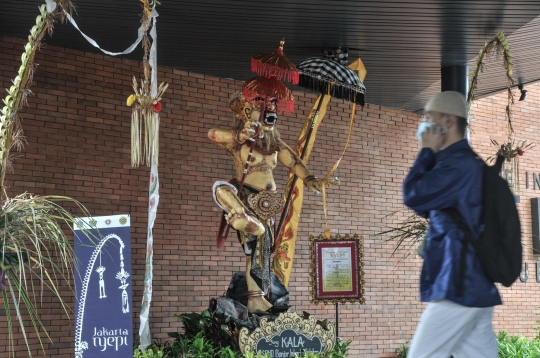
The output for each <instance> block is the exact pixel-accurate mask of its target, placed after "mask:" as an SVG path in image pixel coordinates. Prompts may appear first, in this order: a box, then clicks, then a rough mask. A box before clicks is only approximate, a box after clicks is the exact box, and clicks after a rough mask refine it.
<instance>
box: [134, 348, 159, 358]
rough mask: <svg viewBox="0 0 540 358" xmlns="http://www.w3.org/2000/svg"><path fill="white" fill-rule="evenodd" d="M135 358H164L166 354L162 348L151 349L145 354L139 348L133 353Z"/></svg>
mask: <svg viewBox="0 0 540 358" xmlns="http://www.w3.org/2000/svg"><path fill="white" fill-rule="evenodd" d="M133 358H164V353H163V349H162V348H160V347H154V348H151V347H149V348H148V349H147V350H146V351H144V352H143V351H141V350H140V349H139V348H135V350H134V351H133Z"/></svg>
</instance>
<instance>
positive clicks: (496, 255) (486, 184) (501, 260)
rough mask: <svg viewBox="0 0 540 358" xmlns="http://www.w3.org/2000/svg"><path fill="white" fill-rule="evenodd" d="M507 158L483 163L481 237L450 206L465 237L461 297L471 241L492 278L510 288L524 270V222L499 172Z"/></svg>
mask: <svg viewBox="0 0 540 358" xmlns="http://www.w3.org/2000/svg"><path fill="white" fill-rule="evenodd" d="M475 155H476V154H475ZM504 160H505V159H504V157H502V156H499V157H498V158H497V162H496V163H495V165H493V166H489V165H487V164H483V168H484V175H483V199H482V204H483V213H482V219H481V224H482V227H483V230H482V233H481V234H480V237H479V238H478V239H475V238H474V237H473V236H472V234H471V231H470V229H469V227H468V225H467V224H466V222H465V221H464V219H463V217H462V216H461V214H460V213H459V212H458V211H457V210H456V209H447V212H448V213H449V214H450V216H451V217H452V219H453V220H454V221H455V222H456V223H457V225H458V227H459V228H460V229H461V230H462V231H463V233H464V238H465V240H464V245H463V246H462V250H461V258H460V272H459V281H458V287H457V294H458V296H461V295H462V294H463V283H464V280H465V270H466V254H467V246H468V244H471V245H472V246H473V248H474V250H475V251H476V253H477V255H478V257H479V258H480V262H481V264H482V268H483V269H484V271H485V273H486V275H487V277H488V278H489V279H490V280H491V281H493V282H499V283H501V284H503V285H504V286H506V287H510V286H511V285H512V283H514V281H515V280H516V279H517V278H518V277H519V274H520V272H521V268H522V251H523V250H522V246H521V224H520V221H519V214H518V211H517V207H516V201H515V198H514V195H513V194H512V191H511V190H510V188H509V187H508V183H507V182H506V180H504V179H503V178H501V176H500V175H499V173H500V171H501V167H502V164H503V162H504Z"/></svg>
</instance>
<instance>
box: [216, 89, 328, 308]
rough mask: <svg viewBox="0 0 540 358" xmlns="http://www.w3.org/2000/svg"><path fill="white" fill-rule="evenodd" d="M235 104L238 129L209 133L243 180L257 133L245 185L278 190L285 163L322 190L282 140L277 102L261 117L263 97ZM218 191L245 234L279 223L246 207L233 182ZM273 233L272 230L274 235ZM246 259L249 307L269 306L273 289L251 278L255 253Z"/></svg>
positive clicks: (311, 186)
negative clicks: (278, 177) (278, 169)
mask: <svg viewBox="0 0 540 358" xmlns="http://www.w3.org/2000/svg"><path fill="white" fill-rule="evenodd" d="M230 106H231V108H232V109H233V111H234V112H235V115H236V129H211V130H210V131H209V132H208V137H209V138H210V140H211V141H212V142H214V143H216V144H218V145H220V146H222V147H223V148H225V149H226V150H227V151H228V152H229V153H230V154H231V155H232V157H233V160H234V165H235V170H236V179H237V180H241V178H242V176H243V173H244V170H245V166H246V162H247V160H248V158H249V157H250V151H251V150H250V146H251V138H253V137H254V136H256V139H255V141H256V144H255V147H254V149H253V151H252V153H251V158H250V160H249V166H248V167H247V172H246V175H245V180H244V183H243V185H244V186H247V187H249V188H251V190H253V191H255V192H264V193H267V192H268V193H270V194H277V193H276V182H275V180H274V175H273V170H274V169H275V167H276V166H277V163H278V162H280V163H281V164H283V165H284V166H286V167H287V168H289V169H290V170H291V171H292V172H293V173H294V174H296V175H297V176H298V178H299V179H301V180H303V181H304V183H305V185H306V187H307V188H308V189H310V190H312V191H315V192H318V191H319V190H320V189H321V181H320V180H318V179H316V178H315V177H314V176H313V175H312V174H311V172H310V171H309V170H308V169H307V168H306V166H305V165H304V163H303V162H302V160H301V159H300V158H299V157H298V156H297V155H296V153H294V151H293V150H292V149H291V148H290V147H289V146H288V145H287V144H285V143H284V142H283V141H282V140H281V139H280V137H279V134H278V133H277V131H276V130H275V129H274V125H275V121H276V118H277V116H276V114H275V112H276V108H275V104H274V102H272V101H271V102H269V103H267V105H266V110H265V111H264V114H263V118H262V120H261V121H259V118H260V116H261V113H260V107H259V103H257V102H248V101H245V99H244V98H243V96H242V95H238V96H237V97H235V98H233V99H232V100H231V102H230ZM216 184H218V183H216ZM214 195H215V199H216V201H217V203H218V204H219V205H220V206H221V207H222V208H223V209H224V210H225V211H226V212H227V215H226V216H225V218H226V220H227V222H228V224H229V225H230V226H231V227H232V228H234V229H235V230H237V231H239V232H240V237H241V238H245V237H246V234H251V235H255V236H257V237H262V236H264V235H265V232H266V230H269V229H270V228H271V226H273V225H269V222H265V221H264V220H262V219H261V217H258V216H257V215H255V213H254V211H252V210H250V209H249V208H248V207H247V206H246V198H245V197H242V198H241V196H242V195H243V193H237V191H235V189H234V187H233V186H232V185H216V188H215V192H214ZM270 230H271V231H273V230H272V229H270ZM266 234H268V233H266ZM273 235H274V233H273V232H272V233H271V237H272V238H273ZM242 243H244V242H242ZM259 245H260V243H259ZM258 250H260V249H258ZM261 252H262V251H261ZM246 258H247V260H246V279H247V286H248V310H249V312H260V311H262V312H264V311H267V310H268V309H270V308H271V307H272V305H271V304H270V303H269V302H268V301H267V300H266V299H265V297H264V296H265V295H266V294H267V292H264V291H263V290H262V289H261V287H259V285H258V284H257V283H256V282H255V280H254V279H253V278H252V277H251V270H253V264H252V256H250V255H248V256H247V257H246Z"/></svg>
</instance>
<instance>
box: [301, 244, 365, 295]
mask: <svg viewBox="0 0 540 358" xmlns="http://www.w3.org/2000/svg"><path fill="white" fill-rule="evenodd" d="M309 241H310V246H311V250H310V251H311V274H310V283H311V291H310V292H311V302H312V303H315V304H319V303H323V304H331V303H332V304H335V303H346V302H350V303H360V304H364V303H365V298H364V263H363V261H362V260H363V256H364V238H363V237H362V236H359V235H357V234H355V235H353V236H351V235H349V234H347V235H345V236H340V235H335V236H332V237H330V239H326V238H325V237H324V236H323V235H319V236H318V237H315V236H310V237H309Z"/></svg>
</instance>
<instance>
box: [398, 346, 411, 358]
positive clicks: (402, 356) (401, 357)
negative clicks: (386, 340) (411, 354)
mask: <svg viewBox="0 0 540 358" xmlns="http://www.w3.org/2000/svg"><path fill="white" fill-rule="evenodd" d="M408 351H409V347H407V345H405V344H403V343H401V345H400V346H399V348H396V353H397V358H407V352H408Z"/></svg>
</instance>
